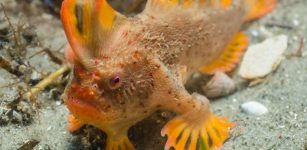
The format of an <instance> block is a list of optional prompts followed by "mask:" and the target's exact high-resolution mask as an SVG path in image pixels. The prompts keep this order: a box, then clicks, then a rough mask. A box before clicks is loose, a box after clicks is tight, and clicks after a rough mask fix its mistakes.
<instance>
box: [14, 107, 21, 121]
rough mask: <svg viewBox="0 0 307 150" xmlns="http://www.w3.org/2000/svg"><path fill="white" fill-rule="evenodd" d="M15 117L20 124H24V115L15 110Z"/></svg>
mask: <svg viewBox="0 0 307 150" xmlns="http://www.w3.org/2000/svg"><path fill="white" fill-rule="evenodd" d="M13 117H14V118H15V119H17V121H18V122H22V115H21V114H19V113H18V112H16V111H15V110H13Z"/></svg>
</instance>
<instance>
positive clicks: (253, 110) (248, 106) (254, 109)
mask: <svg viewBox="0 0 307 150" xmlns="http://www.w3.org/2000/svg"><path fill="white" fill-rule="evenodd" d="M241 108H242V109H243V111H244V112H245V113H247V114H249V115H254V116H260V115H263V114H266V113H268V109H267V108H266V107H265V106H264V105H263V104H261V103H259V102H256V101H249V102H246V103H244V104H242V105H241Z"/></svg>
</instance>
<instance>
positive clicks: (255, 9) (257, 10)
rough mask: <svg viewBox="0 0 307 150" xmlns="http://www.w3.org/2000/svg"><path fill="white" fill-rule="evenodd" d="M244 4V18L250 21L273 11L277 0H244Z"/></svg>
mask: <svg viewBox="0 0 307 150" xmlns="http://www.w3.org/2000/svg"><path fill="white" fill-rule="evenodd" d="M245 4H246V6H247V9H248V13H247V15H246V17H245V20H246V21H250V20H254V19H257V18H260V17H262V16H264V15H266V14H268V13H270V12H271V11H273V10H274V8H275V7H276V4H277V0H246V1H245Z"/></svg>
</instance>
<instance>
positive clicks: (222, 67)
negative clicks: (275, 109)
mask: <svg viewBox="0 0 307 150" xmlns="http://www.w3.org/2000/svg"><path fill="white" fill-rule="evenodd" d="M275 5H276V0H195V1H194V0H148V2H147V5H146V8H145V10H144V11H143V12H142V13H140V14H138V15H137V16H135V17H131V18H128V17H125V16H123V15H121V14H120V13H118V12H116V11H115V10H114V9H113V8H112V7H110V6H109V4H108V3H107V1H106V0H64V2H63V5H62V10H61V18H62V22H63V25H64V30H65V33H66V36H67V39H68V41H69V44H70V48H68V49H67V51H66V56H67V59H68V60H69V61H70V63H71V64H72V65H73V68H74V69H73V78H72V80H71V82H70V84H69V85H68V86H67V88H66V90H65V98H64V101H65V104H66V105H67V107H68V109H69V110H70V112H71V115H70V116H69V122H70V124H69V131H71V132H73V131H76V130H78V129H79V128H80V127H82V126H83V125H85V124H90V125H93V126H95V127H97V128H99V129H101V130H103V131H104V132H106V134H107V145H106V149H107V150H117V149H121V150H125V149H127V150H133V149H135V148H134V146H133V144H132V143H131V142H130V140H129V139H128V137H127V133H128V129H129V128H130V127H131V126H133V125H134V124H136V123H137V122H139V121H141V120H143V119H144V118H146V117H148V116H149V115H150V114H152V113H154V112H155V111H157V110H159V109H167V110H170V111H173V112H175V113H176V114H177V116H176V117H175V118H174V119H172V120H170V121H169V122H168V123H167V124H166V125H165V126H164V128H163V129H162V131H161V133H162V135H163V136H164V135H167V137H168V140H167V142H166V145H165V149H166V150H168V149H170V148H172V147H173V148H174V149H175V150H184V149H188V150H197V149H202V150H203V149H206V150H209V149H214V148H218V147H220V146H222V144H223V142H224V141H225V140H226V139H227V138H228V137H229V133H228V130H229V129H230V128H231V127H233V126H234V124H233V123H231V122H229V121H228V120H227V119H226V118H225V117H217V116H215V115H214V114H213V113H212V112H211V111H210V106H209V101H208V99H207V98H206V97H204V96H201V95H199V94H196V93H194V94H190V93H188V92H187V90H186V89H185V87H184V84H185V81H186V79H187V78H188V77H189V76H190V75H191V74H192V73H193V72H195V71H198V70H199V71H201V72H203V73H205V74H214V73H215V72H228V71H231V70H232V69H233V68H234V67H235V65H236V64H237V63H238V62H239V60H240V57H241V55H242V54H243V53H244V50H245V48H246V47H247V45H248V38H247V36H246V35H245V34H244V33H241V32H239V31H240V28H241V25H242V24H243V23H244V22H246V21H249V20H252V19H256V18H258V17H260V16H263V15H265V14H266V13H268V12H270V11H272V10H273V8H274V7H275Z"/></svg>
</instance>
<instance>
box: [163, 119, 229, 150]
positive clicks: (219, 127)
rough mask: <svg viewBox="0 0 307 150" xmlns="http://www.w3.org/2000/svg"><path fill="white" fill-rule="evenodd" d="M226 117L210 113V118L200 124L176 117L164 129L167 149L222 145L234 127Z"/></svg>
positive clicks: (205, 148)
mask: <svg viewBox="0 0 307 150" xmlns="http://www.w3.org/2000/svg"><path fill="white" fill-rule="evenodd" d="M234 126H235V124H234V123H230V122H228V121H227V119H226V118H218V117H216V116H214V115H213V114H208V118H207V119H206V120H205V121H204V122H202V123H201V124H200V125H191V124H190V123H189V122H186V121H185V120H184V119H183V118H182V117H176V118H174V119H173V120H171V121H170V122H168V123H167V124H166V125H165V126H164V127H163V129H162V131H161V134H162V136H165V135H167V136H168V139H167V143H166V145H165V150H169V149H170V148H171V147H173V148H174V149H175V150H182V149H185V147H186V148H187V150H197V149H202V150H212V149H215V148H218V147H221V146H222V145H223V143H224V141H225V140H226V139H227V138H228V136H229V133H228V130H229V129H230V128H231V127H234Z"/></svg>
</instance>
